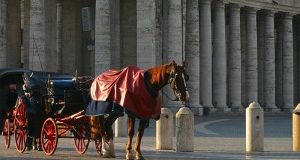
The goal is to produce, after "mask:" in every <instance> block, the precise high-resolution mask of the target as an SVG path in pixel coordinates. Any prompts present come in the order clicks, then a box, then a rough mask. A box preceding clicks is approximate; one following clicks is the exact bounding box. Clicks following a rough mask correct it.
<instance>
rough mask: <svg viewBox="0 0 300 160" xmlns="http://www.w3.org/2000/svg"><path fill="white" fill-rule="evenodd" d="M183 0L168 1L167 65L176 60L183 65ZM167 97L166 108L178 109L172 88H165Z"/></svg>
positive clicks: (164, 99) (165, 97)
mask: <svg viewBox="0 0 300 160" xmlns="http://www.w3.org/2000/svg"><path fill="white" fill-rule="evenodd" d="M182 7H183V6H182V0H168V22H167V26H168V27H167V35H168V36H167V63H170V62H171V61H172V60H174V61H175V62H176V63H178V64H181V61H182V56H183V53H182V51H183V48H182V47H183V35H182V34H183V23H182V19H183V17H182V10H183V8H182ZM164 90H166V91H167V92H166V93H167V95H164V96H163V101H164V105H165V106H166V107H174V108H177V107H178V103H176V102H174V101H172V100H173V99H175V96H174V93H173V91H172V90H171V89H170V87H165V88H164Z"/></svg>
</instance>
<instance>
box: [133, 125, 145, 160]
mask: <svg viewBox="0 0 300 160" xmlns="http://www.w3.org/2000/svg"><path fill="white" fill-rule="evenodd" d="M147 123H148V121H145V120H140V123H139V129H138V132H137V136H136V141H135V159H136V160H143V159H144V157H143V155H142V153H141V141H142V137H143V134H144V129H145V126H146V124H147Z"/></svg>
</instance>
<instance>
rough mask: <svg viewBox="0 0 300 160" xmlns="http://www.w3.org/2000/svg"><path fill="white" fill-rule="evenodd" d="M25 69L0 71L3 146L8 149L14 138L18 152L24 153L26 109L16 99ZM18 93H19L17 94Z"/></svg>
mask: <svg viewBox="0 0 300 160" xmlns="http://www.w3.org/2000/svg"><path fill="white" fill-rule="evenodd" d="M28 71H29V70H26V69H1V70H0V94H1V95H0V104H1V109H0V123H1V124H0V125H1V128H3V133H2V134H3V137H4V142H5V146H6V147H7V148H9V147H10V138H11V136H12V135H14V137H15V144H16V149H17V151H18V152H21V153H23V152H24V151H25V143H26V138H27V132H26V127H27V124H26V109H25V106H24V103H23V101H22V99H19V98H18V94H20V92H19V91H20V87H21V86H22V84H23V78H22V76H23V74H24V73H26V72H28ZM18 92H19V93H18Z"/></svg>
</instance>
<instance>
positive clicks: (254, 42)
mask: <svg viewBox="0 0 300 160" xmlns="http://www.w3.org/2000/svg"><path fill="white" fill-rule="evenodd" d="M299 15H300V1H298V0H56V1H54V0H0V67H1V68H5V67H24V68H30V69H33V70H47V71H58V72H67V73H75V71H77V72H78V73H79V74H80V75H93V76H94V75H98V74H99V73H101V72H103V71H105V70H107V69H108V68H112V67H113V68H122V67H124V66H127V65H137V66H139V67H142V68H149V67H152V66H155V65H161V64H165V63H169V62H170V61H171V60H175V61H176V62H177V63H181V62H182V61H185V62H186V63H187V70H188V74H189V75H190V80H189V81H188V90H189V92H190V101H189V102H188V104H187V105H188V106H190V107H191V108H192V110H193V111H194V113H195V114H200V115H201V114H203V108H205V109H209V110H210V111H216V112H240V111H243V110H244V109H245V107H247V106H248V105H249V103H251V102H253V101H256V102H259V103H260V104H261V105H262V106H263V107H264V109H265V110H266V111H271V112H279V111H291V110H293V108H294V106H295V104H297V103H299V102H300V85H299V84H300V80H299V78H300V66H299V64H300V16H299ZM173 97H174V95H173V93H172V92H170V90H169V89H167V88H166V89H164V90H163V91H162V98H163V105H164V106H166V107H170V108H173V109H174V110H176V109H178V108H179V107H180V106H181V105H182V104H180V103H177V102H174V101H172V99H173Z"/></svg>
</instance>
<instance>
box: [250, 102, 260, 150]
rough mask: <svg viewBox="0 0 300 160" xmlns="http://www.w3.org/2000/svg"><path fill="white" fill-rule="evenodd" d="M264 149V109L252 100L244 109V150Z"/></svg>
mask: <svg viewBox="0 0 300 160" xmlns="http://www.w3.org/2000/svg"><path fill="white" fill-rule="evenodd" d="M262 151H264V111H263V109H262V108H261V107H260V105H259V104H258V103H256V102H253V103H251V104H250V105H249V107H248V108H247V109H246V152H262Z"/></svg>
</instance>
